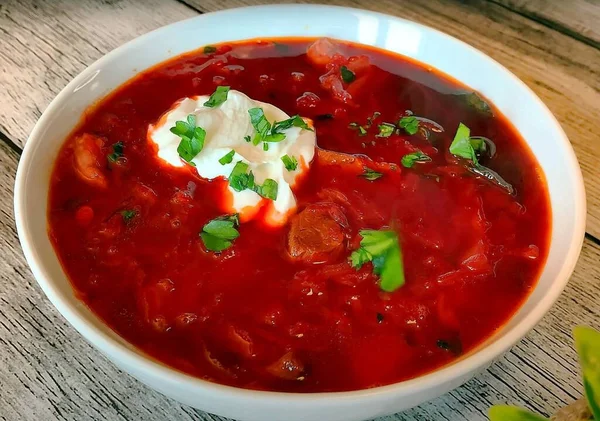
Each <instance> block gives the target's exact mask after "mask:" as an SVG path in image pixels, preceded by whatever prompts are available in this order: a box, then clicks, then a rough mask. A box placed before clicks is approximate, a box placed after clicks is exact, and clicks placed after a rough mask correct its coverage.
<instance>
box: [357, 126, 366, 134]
mask: <svg viewBox="0 0 600 421" xmlns="http://www.w3.org/2000/svg"><path fill="white" fill-rule="evenodd" d="M358 135H359V136H366V135H367V129H365V128H364V127H363V126H358Z"/></svg>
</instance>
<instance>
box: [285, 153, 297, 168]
mask: <svg viewBox="0 0 600 421" xmlns="http://www.w3.org/2000/svg"><path fill="white" fill-rule="evenodd" d="M281 161H282V162H283V166H284V167H285V169H286V170H288V171H295V170H296V168H298V160H297V159H296V157H295V156H289V155H283V156H282V157H281Z"/></svg>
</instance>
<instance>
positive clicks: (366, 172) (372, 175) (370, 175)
mask: <svg viewBox="0 0 600 421" xmlns="http://www.w3.org/2000/svg"><path fill="white" fill-rule="evenodd" d="M360 176H361V177H363V178H366V179H367V180H369V181H375V180H377V179H378V178H381V177H383V174H382V173H380V172H377V171H375V170H372V169H371V168H368V167H363V173H362V174H361V175H360Z"/></svg>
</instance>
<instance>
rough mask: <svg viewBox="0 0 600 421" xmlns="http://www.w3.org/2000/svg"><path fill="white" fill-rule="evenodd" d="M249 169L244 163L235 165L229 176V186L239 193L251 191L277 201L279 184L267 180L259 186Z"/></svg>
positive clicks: (240, 162)
mask: <svg viewBox="0 0 600 421" xmlns="http://www.w3.org/2000/svg"><path fill="white" fill-rule="evenodd" d="M248 167H249V166H248V164H246V163H245V162H243V161H238V162H237V164H235V167H233V170H232V171H231V174H230V175H229V185H230V186H231V188H232V189H233V190H235V191H237V192H240V191H244V190H247V189H249V190H252V191H254V192H256V193H257V194H259V195H260V196H262V197H264V198H266V199H271V200H277V191H278V185H277V182H276V181H275V180H273V179H270V178H267V179H266V180H265V181H264V182H263V184H262V185H260V184H257V183H256V182H255V180H254V174H253V173H252V171H250V172H248Z"/></svg>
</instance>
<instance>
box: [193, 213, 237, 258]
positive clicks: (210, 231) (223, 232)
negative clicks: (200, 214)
mask: <svg viewBox="0 0 600 421" xmlns="http://www.w3.org/2000/svg"><path fill="white" fill-rule="evenodd" d="M239 224H240V221H239V218H238V215H237V214H235V215H227V216H221V217H218V218H215V219H213V220H212V221H209V222H208V223H207V224H206V225H204V227H203V228H202V232H201V233H200V238H201V239H202V242H203V243H204V247H206V249H207V250H210V251H215V252H220V251H223V250H225V249H228V248H229V247H231V246H232V245H233V240H235V239H236V238H238V237H239V236H240V233H239V231H238V230H237V229H236V228H237V227H238V226H239Z"/></svg>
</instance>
